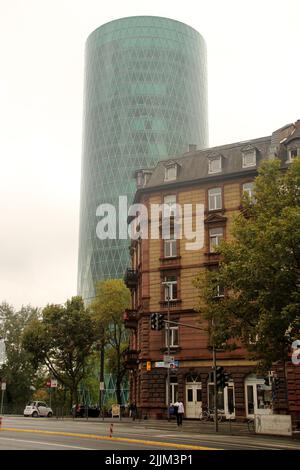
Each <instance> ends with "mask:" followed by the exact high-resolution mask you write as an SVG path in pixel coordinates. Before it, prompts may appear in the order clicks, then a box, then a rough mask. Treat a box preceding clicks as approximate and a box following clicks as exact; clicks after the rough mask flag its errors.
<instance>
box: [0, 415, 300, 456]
mask: <svg viewBox="0 0 300 470" xmlns="http://www.w3.org/2000/svg"><path fill="white" fill-rule="evenodd" d="M110 423H111V421H104V422H103V421H99V420H89V421H85V420H80V419H79V420H75V421H73V420H56V419H55V418H52V419H47V418H23V417H4V418H3V422H2V430H1V432H0V450H1V449H13V450H17V449H29V450H44V449H45V450H52V449H56V450H76V449H77V450H98V449H102V450H160V451H161V450H164V449H165V450H171V451H172V450H174V451H176V450H181V451H182V450H185V449H188V450H210V449H211V450H214V449H232V450H237V449H248V450H257V449H269V450H276V449H290V450H300V441H298V440H293V439H287V438H277V437H263V436H255V435H253V436H247V435H240V436H231V435H222V434H219V435H214V434H212V433H203V432H201V433H195V432H190V431H189V430H188V429H187V428H188V426H186V429H185V428H184V427H182V428H180V429H177V428H176V427H175V426H174V423H172V424H171V425H168V427H167V426H166V429H159V428H157V429H155V428H154V426H155V422H154V423H150V425H149V423H147V424H146V425H145V424H143V422H140V423H139V422H137V423H132V422H119V421H116V422H114V425H113V435H112V438H111V437H109V431H110ZM158 426H159V423H158ZM160 426H161V425H160Z"/></svg>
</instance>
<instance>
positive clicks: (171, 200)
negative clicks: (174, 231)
mask: <svg viewBox="0 0 300 470" xmlns="http://www.w3.org/2000/svg"><path fill="white" fill-rule="evenodd" d="M164 204H165V206H168V207H164V217H170V216H172V215H175V213H176V195H175V194H171V195H169V196H165V197H164Z"/></svg>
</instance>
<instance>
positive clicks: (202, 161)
mask: <svg viewBox="0 0 300 470" xmlns="http://www.w3.org/2000/svg"><path fill="white" fill-rule="evenodd" d="M270 145H271V136H268V137H261V138H259V139H253V140H249V141H244V142H237V143H234V144H228V145H221V146H218V147H211V148H207V149H203V150H197V151H195V152H191V153H186V154H184V155H183V156H181V157H174V158H170V157H169V158H168V160H162V161H160V162H158V164H157V165H156V167H155V168H154V169H153V173H152V176H151V178H150V179H149V181H148V183H147V185H146V186H145V189H147V188H149V189H150V188H154V187H156V186H161V185H165V186H166V187H167V185H170V184H176V183H184V182H192V181H194V180H199V179H202V178H205V179H206V178H213V177H215V176H218V175H220V176H226V175H230V174H232V175H234V174H235V173H240V172H241V171H244V172H245V173H247V171H249V169H250V170H253V169H255V167H250V168H243V165H242V161H243V159H242V154H243V151H245V149H247V148H255V149H256V151H257V163H259V161H260V160H261V159H266V158H268V157H269V151H270ZM249 146H250V147H249ZM212 155H221V156H222V157H223V158H222V172H220V173H214V174H209V173H208V161H209V158H211V157H212ZM170 160H173V161H175V162H176V163H177V164H179V165H180V170H179V171H178V175H177V178H176V181H171V182H167V181H164V176H165V172H164V168H165V165H166V161H167V162H169V161H170Z"/></svg>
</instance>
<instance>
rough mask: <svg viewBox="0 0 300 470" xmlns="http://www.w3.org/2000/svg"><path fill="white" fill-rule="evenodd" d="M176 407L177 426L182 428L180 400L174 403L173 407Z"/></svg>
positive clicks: (182, 413) (182, 411)
mask: <svg viewBox="0 0 300 470" xmlns="http://www.w3.org/2000/svg"><path fill="white" fill-rule="evenodd" d="M175 406H176V407H177V414H176V418H177V426H182V418H183V415H184V406H183V403H182V401H181V400H178V401H177V402H176V403H174V407H175Z"/></svg>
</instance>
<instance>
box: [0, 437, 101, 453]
mask: <svg viewBox="0 0 300 470" xmlns="http://www.w3.org/2000/svg"><path fill="white" fill-rule="evenodd" d="M0 440H1V441H3V440H5V441H14V442H16V441H17V442H27V443H30V444H42V445H46V446H55V447H66V448H67V449H79V450H94V449H92V448H90V447H81V446H72V445H66V444H55V443H54V442H46V441H45V442H44V441H29V440H27V439H16V438H13V437H2V436H0Z"/></svg>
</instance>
